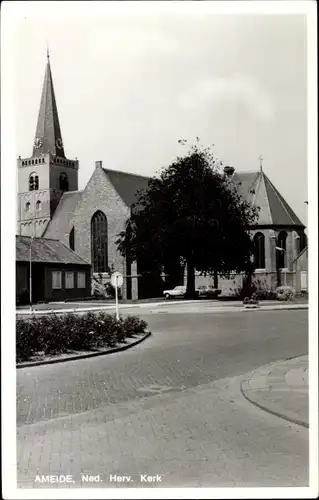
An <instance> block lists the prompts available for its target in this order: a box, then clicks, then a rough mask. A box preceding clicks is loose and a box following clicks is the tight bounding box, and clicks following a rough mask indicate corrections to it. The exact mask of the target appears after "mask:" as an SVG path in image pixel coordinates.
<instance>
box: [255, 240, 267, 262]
mask: <svg viewBox="0 0 319 500" xmlns="http://www.w3.org/2000/svg"><path fill="white" fill-rule="evenodd" d="M254 262H255V266H256V268H257V269H264V268H265V236H264V235H263V234H262V233H256V234H255V236H254Z"/></svg>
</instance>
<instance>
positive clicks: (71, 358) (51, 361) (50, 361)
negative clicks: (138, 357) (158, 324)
mask: <svg viewBox="0 0 319 500" xmlns="http://www.w3.org/2000/svg"><path fill="white" fill-rule="evenodd" d="M151 335H152V333H151V332H146V334H145V335H144V336H143V337H142V338H140V339H137V340H136V341H134V342H132V343H131V344H127V345H124V346H120V347H112V348H111V349H107V350H105V351H98V352H90V353H88V354H75V355H74V356H73V355H71V356H69V357H65V358H62V359H48V360H47V361H45V360H43V361H30V362H28V361H27V362H26V363H17V364H16V369H17V370H18V369H20V368H29V367H32V366H40V365H52V364H54V363H65V362H66V361H76V360H77V359H85V358H94V357H96V356H103V355H105V354H113V353H115V352H119V351H126V350H127V349H129V348H130V347H134V346H136V345H137V344H140V343H141V342H143V341H144V340H146V339H147V338H148V337H150V336H151Z"/></svg>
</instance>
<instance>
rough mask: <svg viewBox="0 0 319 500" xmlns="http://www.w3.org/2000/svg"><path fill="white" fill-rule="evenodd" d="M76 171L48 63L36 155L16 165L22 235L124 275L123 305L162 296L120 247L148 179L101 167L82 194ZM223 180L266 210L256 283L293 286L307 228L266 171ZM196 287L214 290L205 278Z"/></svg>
mask: <svg viewBox="0 0 319 500" xmlns="http://www.w3.org/2000/svg"><path fill="white" fill-rule="evenodd" d="M78 171H79V162H78V160H77V159H69V158H67V157H66V156H65V151H64V144H63V141H62V135H61V129H60V124H59V118H58V110H57V105H56V100H55V94H54V87H53V81H52V74H51V67H50V60H49V56H48V58H47V65H46V71H45V77H44V83H43V89H42V96H41V102H40V109H39V115H38V122H37V127H36V134H35V140H34V144H33V152H32V156H31V157H29V158H20V157H19V158H18V221H17V233H18V235H20V236H29V237H30V236H32V237H35V238H46V239H51V240H52V239H53V240H58V241H60V242H61V243H62V244H63V245H65V246H67V247H68V248H69V249H70V250H72V251H74V252H75V253H76V254H77V255H78V256H79V257H80V258H81V259H82V260H83V261H84V262H86V263H89V264H91V266H92V272H93V274H94V275H95V276H97V275H98V276H100V277H101V278H102V279H103V280H104V281H107V280H108V279H109V273H110V270H117V271H120V272H122V273H123V274H124V276H125V279H124V285H123V290H122V296H123V297H124V298H128V299H131V298H132V299H135V298H143V297H148V296H160V295H161V291H162V289H163V287H164V281H163V280H162V279H161V277H160V276H157V277H154V276H149V277H147V276H142V275H141V270H140V269H139V268H138V264H137V263H136V262H134V263H127V262H125V259H124V258H123V257H122V256H121V255H120V253H119V252H118V250H117V246H116V244H115V241H116V239H117V238H118V234H119V233H120V232H121V231H122V230H123V228H124V224H125V222H126V220H127V218H128V217H129V216H130V213H131V209H132V205H133V204H134V203H135V202H136V199H137V194H136V193H137V190H139V189H143V188H146V187H147V184H148V178H147V177H144V176H140V175H135V174H130V173H125V172H119V171H115V170H111V169H107V168H104V167H103V164H102V161H96V162H95V168H94V170H93V172H92V175H91V178H90V179H89V181H88V183H87V185H86V186H85V188H84V189H83V190H79V189H78ZM225 175H228V176H231V178H232V180H233V182H235V183H238V189H240V190H241V191H242V194H243V196H244V197H245V198H246V199H249V200H250V201H251V202H252V203H253V204H254V205H257V206H259V207H260V215H259V221H258V225H257V227H255V228H252V237H253V239H254V243H255V262H256V266H257V269H256V277H257V278H259V279H260V280H262V281H263V282H264V283H265V286H267V287H270V288H275V287H276V286H277V285H278V284H280V283H283V282H284V283H286V284H291V285H294V283H295V268H294V262H295V261H296V259H298V255H299V254H300V252H302V251H303V250H304V248H305V246H306V237H305V234H304V229H305V227H304V225H303V224H302V222H301V221H300V220H299V219H298V217H297V216H296V215H295V213H294V212H293V210H292V209H291V208H290V207H289V205H288V204H287V202H286V201H285V199H284V198H283V197H282V196H281V194H280V193H279V192H278V190H277V189H276V188H275V186H274V185H273V184H272V182H271V181H270V180H269V178H268V177H267V175H266V174H265V173H264V171H263V170H262V168H260V169H259V170H258V171H256V172H245V173H237V172H235V171H234V169H233V168H230V167H226V169H225ZM279 249H280V250H279ZM182 275H183V274H182ZM240 279H241V278H240V277H238V276H237V277H235V276H234V278H233V279H232V280H220V284H219V286H220V288H222V290H223V292H224V291H225V293H228V291H229V290H230V289H231V288H234V286H236V284H238V283H239V285H240ZM196 280H197V284H201V283H204V282H205V283H210V278H204V277H201V276H197V277H196ZM238 280H239V281H238ZM176 284H180V283H176Z"/></svg>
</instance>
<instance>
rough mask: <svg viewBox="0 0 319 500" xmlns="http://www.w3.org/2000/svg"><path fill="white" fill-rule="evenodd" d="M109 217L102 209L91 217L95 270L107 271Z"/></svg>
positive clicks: (97, 271) (92, 251) (99, 271)
mask: <svg viewBox="0 0 319 500" xmlns="http://www.w3.org/2000/svg"><path fill="white" fill-rule="evenodd" d="M107 246H108V241H107V218H106V216H105V214H104V213H103V212H101V211H100V210H99V211H98V212H95V214H94V215H93V217H92V219H91V254H92V266H93V272H95V273H103V272H107V267H108V265H107V264H108V255H107Z"/></svg>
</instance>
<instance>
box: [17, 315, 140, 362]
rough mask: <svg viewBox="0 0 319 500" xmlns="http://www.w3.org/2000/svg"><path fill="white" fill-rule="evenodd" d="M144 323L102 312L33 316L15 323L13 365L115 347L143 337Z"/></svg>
mask: <svg viewBox="0 0 319 500" xmlns="http://www.w3.org/2000/svg"><path fill="white" fill-rule="evenodd" d="M146 328H147V323H146V322H145V321H143V320H141V319H140V318H138V317H137V316H129V317H127V318H125V319H123V318H120V319H119V320H117V319H116V316H115V314H106V313H104V312H100V313H95V314H94V313H92V312H89V313H87V314H84V315H76V314H73V313H66V314H63V315H60V316H58V315H56V314H53V315H50V316H35V315H33V316H32V317H31V318H30V319H18V320H17V324H16V361H17V362H22V361H27V360H29V359H30V358H32V357H33V356H36V355H37V354H40V353H42V354H45V355H51V354H60V353H65V352H68V351H90V350H97V349H101V348H108V347H115V346H116V345H117V344H118V343H120V342H124V341H125V339H127V338H129V337H134V336H135V335H138V334H141V333H145V331H146Z"/></svg>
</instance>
